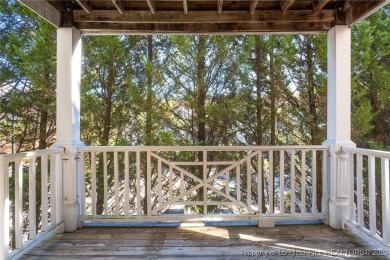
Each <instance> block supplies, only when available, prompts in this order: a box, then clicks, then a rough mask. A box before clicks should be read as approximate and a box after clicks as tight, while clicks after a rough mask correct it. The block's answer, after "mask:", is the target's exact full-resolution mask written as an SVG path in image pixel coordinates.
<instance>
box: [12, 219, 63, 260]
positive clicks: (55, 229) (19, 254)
mask: <svg viewBox="0 0 390 260" xmlns="http://www.w3.org/2000/svg"><path fill="white" fill-rule="evenodd" d="M63 229H64V223H59V224H58V225H56V226H54V227H52V228H50V229H49V230H48V231H46V232H43V233H40V234H38V235H37V236H36V238H35V239H34V240H29V241H27V242H26V243H25V244H24V245H23V248H21V249H17V250H14V251H12V253H10V254H9V256H8V258H6V259H10V260H11V259H19V258H20V257H22V256H23V255H24V254H26V253H27V252H28V251H29V250H31V249H32V248H34V247H35V246H37V245H38V244H39V243H41V242H42V241H44V240H46V239H48V238H49V237H51V236H53V235H54V234H56V233H63Z"/></svg>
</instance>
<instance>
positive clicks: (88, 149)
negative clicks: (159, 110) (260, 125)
mask: <svg viewBox="0 0 390 260" xmlns="http://www.w3.org/2000/svg"><path fill="white" fill-rule="evenodd" d="M327 149H329V145H289V146H83V147H78V148H77V151H78V152H115V151H120V152H124V151H128V152H136V151H143V152H147V151H154V152H156V151H158V152H170V151H172V152H178V151H180V152H198V151H214V152H219V151H230V152H231V151H282V150H285V151H287V150H327Z"/></svg>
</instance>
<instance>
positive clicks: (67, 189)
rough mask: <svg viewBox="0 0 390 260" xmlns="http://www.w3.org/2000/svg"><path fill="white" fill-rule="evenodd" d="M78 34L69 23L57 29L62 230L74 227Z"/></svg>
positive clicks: (77, 116) (78, 74)
mask: <svg viewBox="0 0 390 260" xmlns="http://www.w3.org/2000/svg"><path fill="white" fill-rule="evenodd" d="M80 78H81V37H80V32H79V31H78V30H76V29H75V28H72V27H66V28H59V29H58V30H57V142H56V143H55V144H54V147H64V148H65V154H64V156H63V158H62V160H63V161H62V162H63V180H62V185H63V195H62V196H63V199H62V218H63V221H64V226H65V232H73V231H75V230H76V229H77V218H78V215H79V203H78V189H77V172H78V171H77V160H76V153H77V147H79V146H82V145H83V144H82V143H81V141H80Z"/></svg>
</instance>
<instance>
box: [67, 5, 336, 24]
mask: <svg viewBox="0 0 390 260" xmlns="http://www.w3.org/2000/svg"><path fill="white" fill-rule="evenodd" d="M73 17H74V21H75V22H79V23H108V24H110V23H124V24H141V23H148V24H160V23H164V24H175V23H178V24H186V23H197V24H201V23H205V24H207V23H230V24H234V23H245V22H246V23H253V22H263V23H280V22H291V23H294V22H297V23H299V22H308V23H309V22H333V21H335V17H336V15H335V10H333V9H332V10H321V11H319V12H317V13H314V12H313V11H312V10H306V11H302V10H290V11H289V12H287V13H286V14H282V12H280V10H273V11H256V12H255V13H254V14H252V15H251V14H249V13H247V12H240V11H225V12H223V13H222V14H220V15H216V14H215V11H192V12H191V13H189V14H183V12H181V11H159V12H158V13H156V14H154V15H153V14H151V13H150V12H149V11H130V10H127V11H125V12H124V13H123V15H119V14H118V12H116V11H112V10H111V11H98V10H92V11H91V13H90V14H86V13H85V12H84V11H83V10H74V11H73Z"/></svg>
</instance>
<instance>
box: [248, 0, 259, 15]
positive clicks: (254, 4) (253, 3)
mask: <svg viewBox="0 0 390 260" xmlns="http://www.w3.org/2000/svg"><path fill="white" fill-rule="evenodd" d="M258 3H259V0H252V1H251V4H250V8H249V13H250V14H254V12H255V10H256V7H257V4H258Z"/></svg>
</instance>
